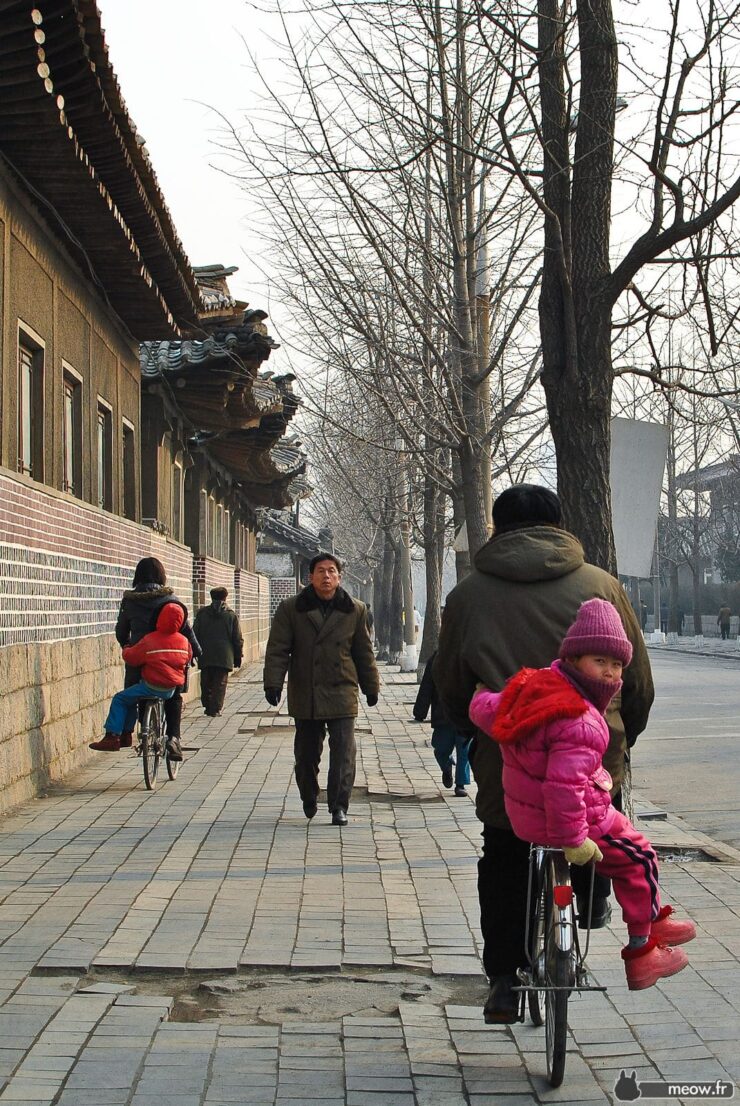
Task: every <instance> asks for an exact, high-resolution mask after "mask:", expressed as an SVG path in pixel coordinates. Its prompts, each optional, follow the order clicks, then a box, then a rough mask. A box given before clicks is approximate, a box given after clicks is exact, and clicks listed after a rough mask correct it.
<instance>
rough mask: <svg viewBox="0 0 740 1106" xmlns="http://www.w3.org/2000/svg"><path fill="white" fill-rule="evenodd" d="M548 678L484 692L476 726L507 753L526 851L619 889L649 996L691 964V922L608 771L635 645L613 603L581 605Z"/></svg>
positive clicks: (634, 964)
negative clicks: (546, 851) (588, 870)
mask: <svg viewBox="0 0 740 1106" xmlns="http://www.w3.org/2000/svg"><path fill="white" fill-rule="evenodd" d="M559 658H560V659H559V660H556V661H554V662H553V664H552V665H551V666H550V667H549V668H539V669H536V668H523V669H521V671H520V672H518V673H517V674H516V676H514V677H512V679H511V680H509V681H508V683H507V684H506V686H505V687H504V690H503V691H502V692H493V691H489V690H487V689H486V688H479V690H478V691H477V692H476V694H475V695H474V696H473V700H472V702H471V704H470V717H471V719H472V721H473V722H474V723H475V724H476V726H477V727H478V728H479V729H481V730H483V732H484V733H486V734H488V735H489V736H491V737H492V738H493V739H494V740H495V741H497V742H498V743H499V744H500V747H501V756H502V758H503V762H504V769H503V785H504V795H505V802H506V813H507V814H508V816H509V820H510V822H511V825H512V828H513V830H514V833H515V834H516V835H517V837H521V838H522V839H523V840H524V841H531V842H533V843H535V844H538V845H551V846H555V847H558V848H562V849H563V851H564V853H565V856H566V858H567V860H568V861H569V862H570V863H571V864H587V863H588V861H589V860H592V859H593V860H594V861H595V862H596V868H597V871H598V872H599V873H600V874H601V875H604V876H608V877H609V878H610V879H611V880H612V881H613V884H614V894H615V896H616V898H617V901H618V902H619V905H620V906H621V908H622V916H623V918H624V921H625V922H626V924H627V932H628V934H629V943H628V945H627V947H626V948H624V949H622V959H623V960H624V962H625V970H626V973H627V985H628V987H629V988H630V990H642V989H643V988H645V987H652V986H653V984H655V983H657V981H658V980H659V979H661V978H663V977H665V976H670V975H675V974H676V972H680V971H681V969H682V968H685V967H686V965H687V964H688V957H687V956H686V953H685V952H684V951H683V949H679V948H675V947H673V946H675V945H682V944H685V943H686V942H687V941H691V940H692V939H693V938H694V937H695V936H696V929H695V927H694V924H693V922H691V921H680V920H678V919H677V918H675V917H673V910H672V907H670V906H663V907H661V903H660V895H659V891H658V863H657V859H656V856H655V851H654V850H653V848H652V846H651V844H650V842H649V841H648V840H647V838H645V837H643V835H642V834H641V833H639V832H638V830H636V829H635V827H634V826H633V825H632V823H631V822H630V821H629V820H628V819H627V818H625V816H624V815H623V814H621V813H620V812H619V811H618V810H617V809H616V808H615V807H614V806H613V805H612V801H611V796H610V788H611V785H612V781H611V777H610V775H609V773H608V772H607V771H606V769H605V768H604V767H603V765H602V757H603V755H604V753H605V752H606V749H607V746H608V743H609V729H608V727H607V724H606V721H605V720H604V711H605V710H606V708H607V706H608V704H609V702H610V700H611V699H612V698H613V697H614V695H616V694H617V692H618V691H619V690H620V688H621V686H622V669H623V668H625V667H626V666H627V665H628V664H629V663H630V661H631V659H632V645H631V644H630V642H629V639H628V638H627V635H626V634H625V632H624V628H623V626H622V622H621V620H620V618H619V614H618V613H617V610H616V608H615V607H613V606H612V604H611V603H608V602H607V601H606V600H605V599H589V600H588V601H587V602H586V603H583V604H582V605H581V608H580V610H579V611H578V615H577V617H576V620H575V622H574V623H573V625H572V626H571V627H570V629H569V630H568V632H567V634H566V635H565V638H564V639H563V642H562V645H561V646H560V652H559Z"/></svg>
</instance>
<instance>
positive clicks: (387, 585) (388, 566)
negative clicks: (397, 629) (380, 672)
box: [375, 531, 394, 661]
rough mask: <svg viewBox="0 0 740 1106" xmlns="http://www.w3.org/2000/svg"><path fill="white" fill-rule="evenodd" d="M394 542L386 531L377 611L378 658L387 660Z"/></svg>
mask: <svg viewBox="0 0 740 1106" xmlns="http://www.w3.org/2000/svg"><path fill="white" fill-rule="evenodd" d="M393 561H394V554H393V543H392V541H391V537H390V534H389V533H388V532H387V531H386V533H385V535H384V544H383V569H382V574H381V589H380V595H379V597H378V608H377V610H376V612H375V625H376V634H377V637H378V660H380V661H387V660H388V657H389V655H390V644H391V605H392V593H393Z"/></svg>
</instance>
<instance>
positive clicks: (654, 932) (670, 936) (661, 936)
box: [650, 906, 696, 945]
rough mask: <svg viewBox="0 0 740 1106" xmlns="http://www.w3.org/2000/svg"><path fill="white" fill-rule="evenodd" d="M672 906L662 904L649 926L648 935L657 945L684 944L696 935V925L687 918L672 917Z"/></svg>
mask: <svg viewBox="0 0 740 1106" xmlns="http://www.w3.org/2000/svg"><path fill="white" fill-rule="evenodd" d="M672 914H673V907H672V906H664V907H663V909H662V910H661V912H660V914H659V915H658V917H657V918H656V919H655V921H654V922H653V924H652V925H651V926H650V936H651V937H652V938H654V940H656V941H657V942H658V944H659V945H685V944H686V942H687V941H693V940H694V938H695V937H696V926H695V925H694V923H693V922H692V921H691V920H690V919H689V918H687V919H686V920H685V921H683V922H682V921H680V920H679V919H678V918H672V917H671V915H672Z"/></svg>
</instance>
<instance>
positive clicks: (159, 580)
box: [133, 557, 167, 588]
mask: <svg viewBox="0 0 740 1106" xmlns="http://www.w3.org/2000/svg"><path fill="white" fill-rule="evenodd" d="M166 583H167V573H166V572H165V568H164V565H163V564H162V562H161V561H158V560H157V558H156V557H142V559H141V560H140V561H139V563H138V564H137V566H136V569H135V571H134V582H133V587H134V588H140V587H143V585H144V584H166Z"/></svg>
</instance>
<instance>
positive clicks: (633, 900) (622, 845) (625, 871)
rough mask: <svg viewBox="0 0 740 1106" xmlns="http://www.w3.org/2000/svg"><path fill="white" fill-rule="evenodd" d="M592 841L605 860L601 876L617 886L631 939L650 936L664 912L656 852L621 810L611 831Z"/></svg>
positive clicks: (600, 872)
mask: <svg viewBox="0 0 740 1106" xmlns="http://www.w3.org/2000/svg"><path fill="white" fill-rule="evenodd" d="M589 836H590V837H592V840H593V841H595V842H596V844H597V845H598V846H599V848H600V849H601V851H602V853H603V854H604V859H603V860H600V861H599V863H598V864H597V865H596V871H597V872H598V873H599V875H600V876H608V877H609V879H610V880H611V881H612V883H613V884H614V895H615V897H616V900H617V902H618V903H619V905H620V906H621V908H622V917H623V918H624V920H625V922H626V924H627V932H628V933H629V935H630V937H647V936H649V935H650V925H651V923H652V922H653V921H654V920H655V919H656V918H657V916H658V912H659V911H660V892H659V890H658V859H657V857H656V855H655V850H654V849H653V847H652V845H651V844H650V842H649V841H648V839H647V837H643V835H642V834H641V833H639V832H638V831H637V830H636V829H635V827H634V826H633V825H632V823H631V822H630V821H629V819H628V818H625V816H624V815H623V814H622V813H620V812H619V811H617V816H616V818H615V819H614V822H613V824H612V827H611V829H610V830H609V832H608V833H605V834H602V835H601V836H600V837H593V836H592V835H591V834H589Z"/></svg>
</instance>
